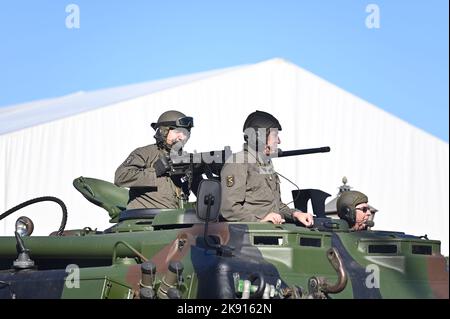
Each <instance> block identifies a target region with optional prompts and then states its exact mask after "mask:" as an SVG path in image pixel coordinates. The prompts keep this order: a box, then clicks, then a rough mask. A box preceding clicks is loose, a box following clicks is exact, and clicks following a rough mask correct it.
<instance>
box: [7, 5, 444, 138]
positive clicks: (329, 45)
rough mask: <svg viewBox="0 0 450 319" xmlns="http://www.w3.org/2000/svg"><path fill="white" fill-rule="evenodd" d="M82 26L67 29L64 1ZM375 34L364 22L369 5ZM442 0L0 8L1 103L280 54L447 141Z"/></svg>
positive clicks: (259, 59) (121, 83) (24, 6)
mask: <svg viewBox="0 0 450 319" xmlns="http://www.w3.org/2000/svg"><path fill="white" fill-rule="evenodd" d="M71 3H74V4H76V5H78V7H79V9H80V28H79V29H75V28H74V29H69V28H67V27H66V17H67V16H68V15H69V13H66V11H65V9H66V6H67V5H69V4H71ZM371 3H373V4H376V5H377V6H378V8H379V10H380V28H378V29H377V28H372V29H369V28H367V27H366V23H365V21H366V17H367V16H368V15H369V13H367V12H366V6H367V5H368V4H371ZM448 6H449V4H448V1H447V0H428V1H425V0H408V1H406V0H389V1H377V0H370V1H362V0H316V1H314V0H292V1H287V0H277V1H275V0H240V1H238V0H227V1H225V0H215V1H213V0H184V1H181V0H168V1H161V0H159V1H149V0H142V1H140V0H130V1H123V0H116V1H112V0H108V1H107V0H70V1H61V0H36V1H31V0H29V1H21V0H17V1H9V2H2V3H1V4H0V106H7V105H12V104H17V103H21V102H26V101H32V100H36V99H42V98H49V97H56V96H61V95H65V94H69V93H72V92H75V91H80V90H85V91H89V90H95V89H100V88H106V87H112V86H120V85H125V84H130V83H138V82H143V81H149V80H153V79H160V78H165V77H170V76H175V75H181V74H189V73H194V72H199V71H205V70H211V69H216V68H223V67H228V66H234V65H240V64H248V63H255V62H259V61H262V60H266V59H269V58H273V57H281V58H285V59H287V60H289V61H291V62H293V63H295V64H297V65H299V66H300V67H302V68H304V69H306V70H309V71H311V72H312V73H315V74H317V75H318V76H320V77H322V78H324V79H326V80H328V81H330V82H332V83H335V84H336V85H337V86H339V87H341V88H343V89H345V90H347V91H349V92H351V93H353V94H355V95H357V96H359V97H361V98H363V99H365V100H367V101H369V102H371V103H373V104H375V105H377V106H379V107H381V108H383V109H384V110H386V111H388V112H390V113H392V114H394V115H396V116H398V117H400V118H402V119H404V120H406V121H408V122H409V123H411V124H413V125H415V126H417V127H419V128H422V129H424V130H425V131H428V132H429V133H431V134H433V135H435V136H437V137H439V138H440V139H442V140H444V141H446V142H448V140H449V93H448V87H449V73H448V72H449V71H448V70H449V45H448V37H449V35H448V30H449V16H448V10H449V8H448Z"/></svg>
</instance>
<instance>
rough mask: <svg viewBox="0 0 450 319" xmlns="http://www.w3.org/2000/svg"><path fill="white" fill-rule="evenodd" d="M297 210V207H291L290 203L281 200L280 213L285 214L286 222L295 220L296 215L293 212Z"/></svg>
mask: <svg viewBox="0 0 450 319" xmlns="http://www.w3.org/2000/svg"><path fill="white" fill-rule="evenodd" d="M295 211H297V209H294V208H289V206H288V205H286V204H285V203H283V202H281V201H280V214H281V216H283V218H284V219H285V220H286V222H288V223H294V222H295V220H294V217H293V216H292V213H294V212H295Z"/></svg>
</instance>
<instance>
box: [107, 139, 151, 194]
mask: <svg viewBox="0 0 450 319" xmlns="http://www.w3.org/2000/svg"><path fill="white" fill-rule="evenodd" d="M152 155H153V156H154V157H156V156H155V155H156V154H150V153H149V154H146V152H145V150H143V149H142V148H138V149H136V150H134V151H133V152H132V153H131V154H130V155H129V156H128V157H127V159H126V160H125V162H123V163H122V165H120V166H119V167H118V168H117V170H116V174H115V177H114V184H116V185H117V186H121V187H156V173H155V169H154V168H153V167H152V164H153V162H150V163H149V162H148V158H149V156H152Z"/></svg>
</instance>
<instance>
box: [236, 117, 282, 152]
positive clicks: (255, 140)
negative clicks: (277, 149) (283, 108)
mask: <svg viewBox="0 0 450 319" xmlns="http://www.w3.org/2000/svg"><path fill="white" fill-rule="evenodd" d="M261 129H265V136H260V134H261ZM270 129H278V131H281V124H280V122H279V121H278V120H277V119H276V118H275V116H273V115H272V114H270V113H267V112H263V111H258V110H257V111H255V112H253V113H250V114H249V116H247V119H246V120H245V123H244V127H243V128H242V130H243V132H244V140H245V141H246V142H247V143H248V145H249V146H251V147H252V148H253V149H256V150H257V149H258V145H264V144H265V143H266V141H267V137H268V136H269V133H270Z"/></svg>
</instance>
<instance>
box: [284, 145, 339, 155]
mask: <svg viewBox="0 0 450 319" xmlns="http://www.w3.org/2000/svg"><path fill="white" fill-rule="evenodd" d="M329 151H330V147H329V146H324V147H318V148H305V149H302V150H292V151H282V150H281V149H278V156H277V157H287V156H297V155H306V154H315V153H327V152H329Z"/></svg>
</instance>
